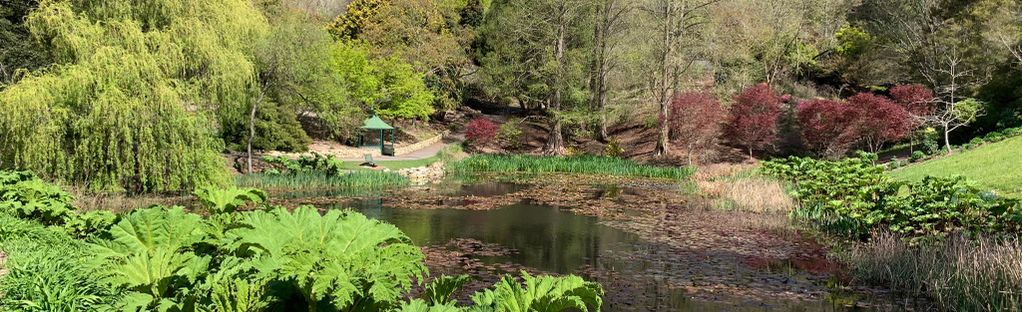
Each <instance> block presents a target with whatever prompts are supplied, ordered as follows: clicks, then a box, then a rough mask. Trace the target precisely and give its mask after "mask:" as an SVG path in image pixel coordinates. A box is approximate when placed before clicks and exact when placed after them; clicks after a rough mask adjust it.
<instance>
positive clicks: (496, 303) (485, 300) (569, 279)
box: [472, 272, 603, 312]
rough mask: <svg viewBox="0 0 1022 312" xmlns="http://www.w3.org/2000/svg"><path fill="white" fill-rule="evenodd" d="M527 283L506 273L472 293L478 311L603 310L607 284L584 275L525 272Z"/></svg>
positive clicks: (524, 277) (524, 278)
mask: <svg viewBox="0 0 1022 312" xmlns="http://www.w3.org/2000/svg"><path fill="white" fill-rule="evenodd" d="M522 279H523V280H524V282H525V285H524V286H523V285H522V284H519V283H518V282H516V281H515V279H514V278H512V277H511V276H504V278H502V279H501V280H500V281H498V282H497V284H496V285H494V289H492V290H490V289H486V290H483V291H481V292H478V293H476V294H475V295H473V296H472V302H473V303H475V305H476V306H475V307H476V309H475V310H474V311H508V312H512V311H520V312H526V311H551V312H554V311H589V308H588V307H592V308H593V311H599V310H600V307H601V306H602V305H603V300H602V299H601V296H603V288H601V287H600V285H599V284H596V283H591V282H586V281H585V280H583V279H582V278H580V277H577V276H574V275H571V276H566V277H550V276H538V277H533V276H532V275H529V273H526V272H522Z"/></svg>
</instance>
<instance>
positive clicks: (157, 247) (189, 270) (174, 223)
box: [91, 207, 209, 306]
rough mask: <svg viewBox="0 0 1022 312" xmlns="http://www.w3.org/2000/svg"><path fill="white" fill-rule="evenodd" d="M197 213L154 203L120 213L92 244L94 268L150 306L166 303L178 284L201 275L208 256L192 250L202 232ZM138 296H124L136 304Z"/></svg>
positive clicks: (183, 285)
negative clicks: (105, 234) (147, 300)
mask: <svg viewBox="0 0 1022 312" xmlns="http://www.w3.org/2000/svg"><path fill="white" fill-rule="evenodd" d="M204 233H205V232H204V224H203V222H202V219H201V217H199V216H198V215H195V214H190V213H187V212H185V211H184V209H183V208H181V207H173V208H164V207H153V208H148V209H141V210H136V211H134V212H132V213H131V214H128V215H127V216H125V217H124V218H123V219H122V220H121V221H120V222H118V223H117V224H116V225H114V226H113V227H112V228H111V229H110V231H109V236H110V240H101V241H96V242H94V243H92V244H91V245H92V249H93V251H94V252H95V253H96V255H97V259H96V263H95V264H94V267H95V269H96V271H97V272H98V273H99V274H100V276H101V277H102V278H103V280H104V281H106V282H107V283H109V284H110V285H112V286H114V287H117V288H123V289H128V290H131V291H134V292H137V293H141V294H144V295H146V296H149V298H151V301H152V302H150V305H158V306H167V305H168V304H170V303H168V302H169V301H168V299H169V298H170V297H174V296H176V295H177V294H178V293H179V292H177V291H174V290H175V289H177V288H182V291H184V289H185V288H188V287H191V286H192V285H194V284H195V283H196V281H197V279H198V278H199V275H202V274H205V272H206V270H207V269H208V266H209V259H208V258H207V257H200V256H198V255H196V254H195V253H194V252H192V251H191V247H192V245H193V244H195V243H197V242H199V241H201V240H202V239H203V238H204V236H205V234H204ZM138 298H142V296H138V295H132V296H130V297H129V296H126V297H125V300H128V299H131V300H130V301H124V302H122V303H123V304H126V305H135V304H136V303H137V301H138V300H137V299H138Z"/></svg>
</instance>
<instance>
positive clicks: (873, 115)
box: [848, 93, 916, 153]
mask: <svg viewBox="0 0 1022 312" xmlns="http://www.w3.org/2000/svg"><path fill="white" fill-rule="evenodd" d="M848 104H849V105H851V106H854V107H855V108H856V109H857V110H859V111H860V113H859V116H858V119H857V121H856V127H857V128H858V129H857V132H858V133H859V137H860V138H861V139H862V143H863V145H864V147H865V148H866V149H868V150H869V151H870V152H874V153H875V152H878V151H880V148H882V147H883V146H884V144H886V143H889V142H895V141H898V140H901V139H904V138H905V137H907V136H908V135H909V134H910V133H911V132H912V129H913V128H915V126H916V123H915V121H914V120H913V118H912V114H910V113H909V112H908V110H906V109H905V107H902V106H901V105H898V104H897V103H894V101H892V100H891V99H889V98H887V97H884V96H880V95H876V94H872V93H859V94H856V95H855V96H853V97H850V98H848Z"/></svg>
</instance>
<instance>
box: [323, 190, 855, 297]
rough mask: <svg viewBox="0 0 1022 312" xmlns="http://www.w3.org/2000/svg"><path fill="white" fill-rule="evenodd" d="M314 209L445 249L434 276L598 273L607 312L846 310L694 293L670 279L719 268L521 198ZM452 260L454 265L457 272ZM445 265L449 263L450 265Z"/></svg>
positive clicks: (789, 276) (784, 273)
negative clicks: (362, 219)
mask: <svg viewBox="0 0 1022 312" xmlns="http://www.w3.org/2000/svg"><path fill="white" fill-rule="evenodd" d="M522 188H523V186H521V185H516V184H497V183H491V184H477V185H468V186H461V187H456V188H454V189H451V188H444V189H433V190H431V191H433V192H446V193H449V194H451V195H453V196H462V195H470V196H498V195H504V194H507V193H513V192H517V191H519V190H521V189H522ZM445 203H446V201H445ZM317 205H318V206H320V207H321V208H326V209H342V208H353V209H356V210H358V211H360V212H362V213H363V214H365V215H367V216H369V217H371V218H375V219H378V220H382V221H386V222H389V223H391V224H394V225H396V226H397V227H398V228H400V229H401V230H402V231H404V232H405V233H406V234H407V235H408V236H409V237H410V238H411V239H412V241H413V242H414V243H415V244H417V245H419V246H427V248H426V249H427V250H431V251H435V250H443V252H441V253H439V254H434V258H439V259H434V261H433V262H457V263H456V264H455V265H449V266H445V265H444V264H442V263H441V264H435V263H431V261H430V260H429V258H430V255H431V254H432V253H430V252H427V264H428V265H430V269H431V272H432V273H433V274H439V273H442V274H462V273H467V274H471V275H474V276H477V277H478V276H483V275H488V276H490V278H489V280H488V281H487V283H491V284H492V280H493V279H494V276H496V275H497V274H503V273H517V272H518V270H523V269H524V270H528V271H530V272H540V273H556V274H577V275H581V276H584V277H586V278H590V279H595V280H597V281H599V282H601V283H602V284H603V286H604V288H605V290H606V292H607V295H606V297H605V306H604V308H605V309H604V310H605V311H848V310H850V309H848V308H844V307H843V305H842V304H839V303H837V302H846V301H845V300H844V299H834V300H824V299H819V300H811V301H805V300H790V301H789V300H773V299H766V300H759V299H747V298H746V299H736V298H731V297H728V296H724V295H722V296H719V297H711V298H706V296H701V297H698V298H694V297H693V296H691V295H690V294H689V293H688V290H687V289H688V288H686V286H689V287H691V286H692V285H684V283H677V281H679V280H686V279H690V278H696V277H693V276H698V275H700V274H702V272H701V271H705V270H716V269H717V267H714V266H709V267H708V266H704V265H701V264H699V265H693V263H698V262H700V259H695V260H694V261H695V262H690V261H692V259H686V261H683V262H682V261H677V259H678V256H679V255H687V253H686V252H685V251H679V250H678V249H677V248H673V247H670V246H667V245H664V244H661V243H655V242H650V241H647V240H644V239H643V238H641V237H640V236H639V235H637V234H634V233H630V232H627V231H624V230H622V229H619V228H615V227H611V226H608V225H605V224H603V223H601V222H600V219H598V218H596V217H590V216H584V215H577V214H574V213H571V212H569V211H565V210H562V209H559V208H555V207H550V206H544V205H540V204H535V203H533V202H531V201H529V200H527V199H525V200H523V201H521V202H519V203H517V204H512V205H508V206H504V207H501V208H498V209H491V210H459V209H401V208H396V207H391V206H389V205H388V201H387V200H385V199H381V198H372V199H358V200H353V201H347V200H338V201H336V202H334V203H329V204H328V203H324V201H320V204H317ZM466 249H468V250H466ZM447 250H457V252H453V253H450V252H448V251H447ZM466 254H467V256H466ZM459 257H470V258H472V259H462V258H459ZM705 257H707V262H712V261H713V260H710V259H709V258H711V257H714V256H713V255H707V256H705ZM455 259H458V260H455ZM473 261H474V262H473ZM736 262H737V261H736ZM728 265H730V266H743V265H744V264H742V263H733V264H728ZM458 266H460V267H461V269H458V268H456V267H458ZM445 267H446V268H450V267H455V269H454V270H453V271H452V270H447V269H445ZM732 270H733V272H728V273H724V274H743V272H751V271H755V270H761V269H757V268H737V269H734V268H733V269H732ZM767 270H771V269H767ZM773 270H775V272H773V273H771V274H772V275H771V276H770V278H771V279H774V280H776V281H777V282H776V283H778V284H781V283H789V281H796V280H797V281H799V283H804V282H805V281H804V276H803V274H802V272H798V271H797V270H795V269H793V268H791V267H785V268H781V269H777V268H773ZM765 283H769V282H765ZM791 283H794V282H791ZM679 284H680V285H679ZM483 286H486V285H483ZM793 289H795V288H793ZM834 298H836V297H834ZM860 310H861V309H860Z"/></svg>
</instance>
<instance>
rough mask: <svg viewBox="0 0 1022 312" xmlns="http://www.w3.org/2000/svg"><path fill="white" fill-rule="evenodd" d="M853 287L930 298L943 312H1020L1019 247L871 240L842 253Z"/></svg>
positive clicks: (1006, 242)
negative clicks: (886, 289) (866, 286)
mask: <svg viewBox="0 0 1022 312" xmlns="http://www.w3.org/2000/svg"><path fill="white" fill-rule="evenodd" d="M846 260H847V262H848V265H849V269H850V272H851V273H852V276H853V278H854V279H855V281H856V282H859V283H865V284H870V285H877V286H886V287H890V288H891V289H895V290H900V291H904V292H906V293H907V294H909V295H914V296H925V297H928V298H931V299H933V300H934V301H935V302H936V303H937V304H939V305H940V306H941V308H942V309H945V310H952V311H956V310H962V311H1020V310H1022V244H1020V243H1019V240H1018V238H1017V237H1014V238H1008V239H1005V238H999V239H993V238H977V239H968V238H964V237H956V238H951V239H947V240H946V241H943V242H939V243H927V244H922V245H918V246H912V245H910V244H909V243H908V242H906V241H904V240H902V239H901V238H899V237H896V236H894V235H891V234H878V235H874V237H873V239H871V240H870V241H869V242H868V243H864V244H861V245H858V246H856V247H854V248H852V250H851V251H850V252H849V253H848V255H847V259H846Z"/></svg>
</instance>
